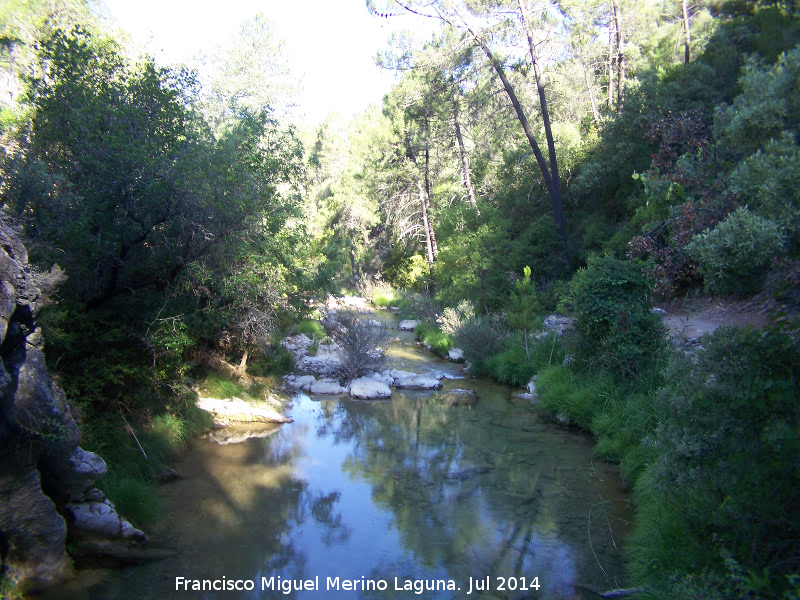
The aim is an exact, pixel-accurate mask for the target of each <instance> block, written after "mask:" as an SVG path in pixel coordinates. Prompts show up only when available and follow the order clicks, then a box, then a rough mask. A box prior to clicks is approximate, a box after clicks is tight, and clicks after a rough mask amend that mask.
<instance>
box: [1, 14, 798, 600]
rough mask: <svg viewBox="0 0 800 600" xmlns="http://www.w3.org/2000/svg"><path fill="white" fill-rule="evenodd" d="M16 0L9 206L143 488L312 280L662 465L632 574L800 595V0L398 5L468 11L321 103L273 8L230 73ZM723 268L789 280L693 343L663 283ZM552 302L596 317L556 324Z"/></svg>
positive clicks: (394, 48) (700, 592)
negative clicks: (295, 89)
mask: <svg viewBox="0 0 800 600" xmlns="http://www.w3.org/2000/svg"><path fill="white" fill-rule="evenodd" d="M11 4H12V5H13V6H11V5H10V6H9V7H7V8H6V7H4V9H3V11H4V12H3V14H2V19H0V43H2V61H3V62H2V68H3V70H4V72H5V73H7V74H11V76H13V77H12V78H11V79H13V80H14V81H17V82H20V86H21V90H22V91H21V93H20V94H19V95H17V96H16V98H15V99H14V100H13V101H12V102H8V103H5V104H3V106H2V113H0V124H1V125H2V140H3V155H2V164H0V168H2V175H3V181H2V188H0V192H2V210H3V211H4V213H3V219H8V220H9V221H10V222H12V223H13V224H14V225H15V226H16V227H18V228H20V230H21V231H22V233H23V234H24V236H25V239H26V243H27V245H28V247H29V249H30V252H31V257H32V262H34V263H35V264H36V265H37V267H38V269H39V277H40V282H41V286H42V288H43V291H44V292H45V293H46V294H47V295H48V296H49V298H50V302H51V305H50V306H49V307H48V309H47V310H46V312H45V313H44V317H43V327H44V328H45V329H46V339H47V355H48V361H49V363H50V368H51V369H52V370H53V371H54V372H55V373H57V374H58V376H59V378H60V380H61V383H62V384H63V386H64V388H65V390H66V391H67V393H68V395H69V397H70V398H71V400H72V402H73V403H74V404H75V405H76V408H77V409H78V412H79V414H80V420H81V427H82V432H83V435H84V444H85V445H88V446H89V447H91V448H93V449H99V450H100V451H101V452H102V453H103V454H104V456H106V457H107V458H109V460H110V461H111V462H112V465H114V464H116V465H119V468H118V469H117V470H116V474H115V475H113V476H112V477H111V478H109V481H110V483H108V484H107V485H108V486H109V487H112V486H116V487H117V488H118V490H125V493H119V495H118V496H115V495H114V493H113V492H111V491H109V493H110V494H111V495H112V497H114V498H116V499H118V501H124V499H125V498H128V499H129V500H130V503H131V505H135V502H136V501H137V496H136V494H138V493H141V490H142V489H144V487H143V485H142V482H145V481H147V480H148V477H149V475H150V474H151V473H152V471H153V470H155V469H157V468H158V464H159V463H160V462H161V461H163V460H165V459H166V457H167V455H168V454H169V452H170V451H171V449H174V448H175V447H176V446H177V445H179V444H180V443H181V442H182V440H184V439H185V438H186V436H187V435H190V434H191V432H192V431H195V430H197V429H199V428H202V427H203V426H204V425H205V423H204V422H203V418H202V416H200V415H199V414H198V411H197V410H196V409H194V404H193V402H192V400H193V394H194V392H193V388H194V389H196V386H197V383H198V382H199V381H202V380H204V378H206V376H207V374H208V365H209V364H219V361H223V362H230V363H233V364H234V365H236V364H238V365H239V366H238V368H237V369H236V374H238V375H243V374H244V373H245V371H247V372H249V373H250V374H251V375H255V374H257V375H268V374H271V373H279V372H281V370H282V369H286V368H290V367H291V365H290V364H289V362H288V360H287V358H286V356H285V355H284V354H281V353H280V351H279V350H278V347H277V343H276V342H277V340H278V339H279V338H280V336H281V335H282V334H283V333H285V332H286V331H288V330H289V329H290V328H291V327H294V326H297V327H300V328H301V329H302V328H309V327H310V328H314V327H316V328H317V329H319V326H318V325H317V324H315V323H314V322H309V321H305V322H302V323H300V324H297V323H298V319H299V318H301V317H305V316H308V308H309V305H308V300H309V299H310V298H312V297H313V296H317V297H319V296H321V295H323V294H325V293H326V292H330V291H342V290H351V291H352V290H356V289H358V290H359V291H362V292H365V293H369V294H370V295H371V296H372V298H373V299H374V300H375V301H376V303H380V304H383V305H389V304H392V305H402V306H403V310H408V311H410V312H414V313H415V314H416V315H417V316H419V317H421V318H423V319H425V323H424V324H423V325H421V326H420V328H419V330H418V334H419V335H420V337H422V338H424V339H426V340H427V341H428V343H429V344H430V345H431V347H432V348H433V349H434V350H435V351H436V352H439V353H440V354H445V353H446V352H447V351H448V350H449V349H450V348H451V347H453V346H454V345H455V346H459V347H460V348H462V349H463V350H464V352H465V354H466V357H467V359H468V360H469V362H470V364H471V369H472V370H473V372H474V373H475V374H476V375H482V376H491V377H494V378H496V379H498V380H499V381H501V382H504V383H508V384H511V385H515V386H525V385H526V384H528V382H529V381H530V380H531V379H532V378H535V381H536V383H535V386H536V389H537V393H538V395H539V399H540V402H541V405H542V406H543V407H544V408H545V409H546V410H548V411H549V412H551V413H553V414H554V415H558V416H561V417H563V418H566V419H569V421H571V422H572V423H575V424H577V425H578V426H580V427H582V428H584V429H586V430H588V431H591V432H592V433H593V434H594V435H595V436H596V439H597V443H598V445H597V451H598V453H599V454H600V455H601V456H602V457H604V458H606V459H608V460H612V461H617V462H619V463H620V464H621V466H622V470H623V474H624V476H625V478H626V480H627V482H628V483H629V484H630V485H631V487H632V489H633V490H634V501H635V504H636V507H637V522H636V530H635V533H634V535H633V538H632V540H631V541H630V542H629V544H628V552H629V564H630V583H631V585H632V586H645V587H646V589H647V592H645V593H650V594H651V595H652V596H653V597H658V598H734V597H735V598H756V597H758V598H781V599H784V600H787V599H791V598H797V597H798V596H799V595H800V579H798V576H797V572H798V570H799V569H800V545H799V542H798V540H800V517H798V513H797V511H796V509H795V508H794V507H796V506H797V505H800V498H799V497H798V495H799V494H800V472H798V469H797V464H796V462H797V461H796V457H797V456H798V455H800V413H798V399H797V379H798V372H797V370H798V365H799V364H800V356H798V329H797V321H796V314H797V312H796V309H797V305H798V300H800V299H799V298H798V295H797V290H798V289H800V287H799V286H798V273H797V262H796V261H797V260H798V251H800V238H799V237H798V227H799V226H800V220H799V219H800V192H798V186H797V185H796V181H797V180H798V178H799V177H800V149H799V148H798V135H800V131H798V129H799V128H800V46H798V44H799V43H800V10H799V9H798V6H797V5H796V3H795V2H783V1H777V0H776V1H770V0H729V1H725V2H723V1H718V2H713V1H711V0H709V1H706V2H693V3H689V2H685V1H684V2H669V1H666V0H664V1H661V0H648V1H636V2H634V1H632V0H610V1H609V0H584V1H577V0H576V1H573V0H559V1H552V2H544V1H543V2H540V1H532V0H528V1H522V0H519V1H514V2H512V1H510V0H509V1H502V2H485V1H474V2H468V3H463V4H462V3H459V2H445V1H438V0H437V1H433V2H430V1H426V2H413V1H412V2H409V3H402V4H401V3H397V2H393V1H387V2H383V3H378V2H369V3H368V6H369V7H370V9H371V10H372V12H373V13H374V14H375V15H376V19H384V18H391V17H392V15H395V14H398V13H400V12H405V11H411V12H413V13H415V14H418V15H421V16H427V17H430V18H431V19H433V20H435V22H437V23H439V25H440V27H439V28H438V29H437V30H436V31H435V32H434V34H433V36H432V37H431V38H430V39H427V40H418V39H415V38H414V37H413V36H412V35H411V34H408V35H403V36H397V37H395V38H393V40H392V42H391V44H390V48H389V49H388V50H386V51H385V52H383V53H382V54H381V55H380V56H379V57H378V61H379V63H381V64H382V65H383V66H384V67H386V68H391V69H396V70H398V71H399V72H400V73H401V76H400V77H399V80H398V83H397V84H396V85H395V86H394V87H393V88H392V90H390V91H389V93H388V94H387V95H386V97H385V98H384V102H383V106H382V107H372V108H371V109H369V110H368V111H366V112H365V113H364V114H362V115H360V116H357V117H356V118H354V119H353V120H352V121H351V122H350V123H346V124H343V123H340V122H337V121H335V120H331V121H329V122H327V123H325V124H324V125H322V126H320V127H319V128H318V129H317V130H316V131H315V132H308V131H302V130H299V129H298V128H296V127H294V126H292V125H291V124H290V120H289V117H288V116H286V115H282V116H281V117H280V118H278V117H277V116H276V115H278V114H281V111H274V110H272V109H271V108H270V107H271V106H278V107H280V105H281V102H283V99H284V97H285V94H288V93H290V88H291V84H290V83H287V81H288V79H287V74H286V73H285V72H284V71H283V70H282V69H281V68H279V65H280V64H281V61H280V60H279V58H278V55H277V52H278V50H276V48H277V46H276V45H275V44H274V43H272V41H271V40H273V38H272V37H271V36H274V32H273V31H272V30H271V29H270V27H269V25H268V23H266V22H265V20H264V19H263V17H259V18H256V19H255V20H254V21H253V22H251V23H250V24H248V25H246V26H245V27H243V29H242V32H241V36H243V38H245V39H248V40H252V41H253V43H252V44H243V43H236V42H234V43H232V45H231V47H230V51H229V54H226V55H221V56H217V57H215V59H214V61H213V64H211V65H208V66H209V69H210V71H209V72H210V73H211V75H210V76H208V77H207V79H202V77H199V75H201V74H198V73H194V72H190V71H187V70H185V69H182V68H181V69H179V68H165V67H163V66H159V65H157V64H156V63H154V61H153V60H152V59H150V58H147V57H143V58H136V59H133V58H131V57H130V56H129V55H128V53H127V51H126V49H125V47H124V46H122V45H121V43H120V42H118V41H115V36H114V35H112V34H109V33H108V31H107V30H106V29H104V27H103V26H102V24H100V23H98V22H97V21H96V20H95V19H94V18H93V17H92V15H91V11H90V10H89V8H88V5H85V4H83V3H81V2H77V1H75V2H71V3H58V2H56V3H55V5H58V10H57V11H55V12H52V11H51V12H48V11H50V8H51V7H50V5H49V4H47V5H45V4H44V3H43V4H41V5H39V4H38V3H35V2H33V3H17V4H15V3H11ZM420 18H422V17H420ZM248 48H249V49H251V50H248ZM249 51H253V52H259V53H260V54H259V56H258V59H259V60H261V61H262V63H263V61H264V60H265V59H266V64H270V65H272V67H273V68H272V69H267V71H269V73H270V77H265V78H257V77H255V76H254V74H253V73H250V75H247V72H248V71H247V69H244V70H243V69H241V68H240V67H241V66H242V65H243V64H244V65H248V64H254V63H255V62H256V57H255V56H253V57H249V56H248V54H247V53H248V52H249ZM262 63H259V64H262ZM226 73H227V75H230V76H226ZM234 73H238V74H240V75H241V74H242V73H244V75H241V77H239V76H237V77H233V76H232V74H234ZM242 77H243V78H244V80H243V79H242ZM11 79H10V80H11ZM301 139H305V140H307V141H308V142H309V143H307V144H306V145H305V147H304V145H303V144H302V143H301V142H300V140H301ZM781 282H783V283H781ZM389 285H391V288H390V287H388V286H389ZM765 286H766V289H767V292H763V291H762V290H764V289H765ZM699 293H711V294H719V295H722V296H726V297H730V298H747V297H751V296H753V295H754V294H759V293H761V294H762V296H761V298H762V299H763V298H764V297H765V294H767V293H769V294H771V298H770V306H771V307H773V310H772V313H771V314H770V318H769V326H768V327H767V328H765V329H763V330H758V331H756V330H744V329H727V328H725V329H720V330H718V331H717V332H716V333H714V334H713V335H712V336H709V337H708V338H705V339H704V340H702V347H694V348H681V347H676V346H674V345H671V344H669V343H668V342H667V339H666V334H665V331H664V328H663V326H662V324H661V319H660V318H659V317H658V316H657V315H655V314H653V313H652V312H651V308H652V305H653V302H654V298H659V299H670V298H676V297H683V296H685V295H694V294H699ZM401 296H402V297H401ZM553 312H560V313H562V314H568V315H569V316H571V317H572V318H573V319H574V322H575V328H576V332H577V335H574V336H571V337H570V336H567V337H563V338H561V337H558V336H556V335H554V334H541V333H539V332H540V331H542V329H543V324H544V320H545V317H547V315H549V314H551V313H553ZM215 361H216V362H215ZM228 384H229V382H228ZM205 385H206V388H207V391H208V392H209V393H214V392H213V391H211V388H213V389H217V388H224V387H225V385H227V384H223V383H221V382H220V380H219V379H215V378H214V377H212V378H211V379H205ZM216 393H220V394H224V393H225V392H224V390H218V391H217V392H216ZM236 393H237V394H240V395H241V394H243V393H245V392H244V390H241V389H238V388H237V391H236ZM251 393H252V392H251ZM138 500H139V501H140V504H141V498H139V499H138ZM144 505H145V506H147V502H144ZM131 510H135V506H132V508H131ZM145 517H146V515H142V518H145Z"/></svg>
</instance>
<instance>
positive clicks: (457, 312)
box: [436, 300, 475, 336]
mask: <svg viewBox="0 0 800 600" xmlns="http://www.w3.org/2000/svg"><path fill="white" fill-rule="evenodd" d="M474 316H475V306H474V305H473V304H472V302H470V301H469V300H462V301H461V302H459V303H458V306H456V307H455V308H451V307H447V308H445V309H444V310H443V311H442V315H441V316H440V317H439V318H438V319H436V322H437V323H438V324H439V327H440V328H441V330H442V331H443V332H444V333H449V334H450V335H453V336H454V335H456V332H457V331H458V330H459V329H461V327H463V326H464V323H466V322H467V320H468V319H471V318H473V317H474Z"/></svg>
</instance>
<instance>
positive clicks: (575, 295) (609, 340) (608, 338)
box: [562, 256, 666, 378]
mask: <svg viewBox="0 0 800 600" xmlns="http://www.w3.org/2000/svg"><path fill="white" fill-rule="evenodd" d="M650 291H651V285H650V282H649V281H648V279H647V278H646V277H645V275H644V273H643V271H642V268H641V267H640V266H639V265H637V264H635V263H632V262H628V261H622V260H618V259H616V258H611V257H597V256H595V257H593V258H590V259H589V262H588V264H587V266H586V268H585V269H581V270H579V271H578V272H577V273H576V274H575V276H574V277H573V278H572V283H571V285H570V293H569V295H568V296H567V298H566V299H565V302H564V303H563V305H562V308H569V309H571V312H572V313H573V314H574V316H575V319H576V327H577V329H578V331H579V332H580V333H581V337H582V347H581V353H582V354H583V355H584V357H586V358H587V359H589V360H591V361H592V362H596V363H597V364H599V366H601V367H602V368H603V369H606V370H608V371H610V372H612V373H614V374H615V375H617V376H619V377H621V378H631V377H633V376H635V375H637V374H640V373H642V372H643V371H644V370H645V369H647V368H648V367H650V366H651V365H652V363H653V359H654V357H656V356H657V355H658V354H659V353H660V351H661V350H662V349H663V348H664V347H665V344H666V341H665V340H666V338H665V329H664V326H663V324H662V322H661V319H660V317H658V316H657V315H654V314H652V313H651V312H650V304H649V294H650Z"/></svg>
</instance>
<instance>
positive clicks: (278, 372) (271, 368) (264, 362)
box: [247, 335, 327, 377]
mask: <svg viewBox="0 0 800 600" xmlns="http://www.w3.org/2000/svg"><path fill="white" fill-rule="evenodd" d="M323 339H327V335H325V336H323V337H322V338H320V340H323ZM293 370H294V355H293V354H292V353H291V352H289V351H288V350H287V349H286V348H278V349H277V350H274V351H271V352H268V353H266V354H263V353H260V354H258V355H256V357H255V359H254V360H252V361H250V362H248V363H247V372H248V373H250V374H251V375H255V376H256V377H270V376H273V377H281V376H282V375H288V374H289V373H291V372H292V371H293Z"/></svg>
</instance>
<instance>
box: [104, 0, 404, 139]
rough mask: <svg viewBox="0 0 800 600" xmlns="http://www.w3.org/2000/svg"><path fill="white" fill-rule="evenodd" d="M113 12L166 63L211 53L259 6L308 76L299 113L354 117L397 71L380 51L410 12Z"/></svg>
mask: <svg viewBox="0 0 800 600" xmlns="http://www.w3.org/2000/svg"><path fill="white" fill-rule="evenodd" d="M105 4H106V6H107V7H108V9H109V12H110V15H111V16H112V17H113V18H114V19H115V20H116V21H117V24H118V25H119V27H120V28H122V29H124V30H125V31H127V32H128V33H129V34H130V35H131V36H132V37H133V39H134V41H135V42H137V43H138V44H140V45H142V46H143V47H144V48H145V49H146V50H147V52H148V53H150V54H152V55H153V56H155V58H156V59H157V60H158V61H159V62H163V63H164V64H175V63H178V62H185V61H188V60H189V59H190V58H191V57H193V56H195V55H197V54H198V53H199V52H201V51H205V52H207V53H210V52H211V51H212V50H213V49H214V48H215V47H216V46H218V45H220V44H223V43H225V42H226V40H228V39H229V38H230V37H231V36H232V35H234V34H235V33H236V32H237V31H238V29H239V26H240V25H241V24H242V22H244V21H245V20H247V19H250V18H252V17H253V16H255V15H256V14H257V13H259V12H262V13H264V14H265V15H266V16H267V18H269V19H270V20H272V21H273V22H274V23H275V24H276V26H277V29H278V31H279V32H280V35H281V36H282V37H283V39H284V40H285V43H286V49H287V53H288V54H289V56H290V57H291V59H292V65H291V67H292V70H293V71H294V72H295V73H296V74H297V76H298V77H299V78H301V80H302V81H301V84H302V91H301V94H300V97H299V100H298V104H299V110H298V115H301V116H302V115H305V116H306V117H307V119H308V121H307V122H309V124H311V123H317V122H321V121H322V120H324V118H325V116H326V115H327V113H328V112H329V111H331V110H337V111H339V112H340V113H341V114H342V116H344V117H350V116H352V115H353V114H355V113H356V112H359V111H361V110H363V109H364V108H366V106H367V105H369V104H371V103H374V102H380V100H381V98H382V97H383V94H384V93H386V92H387V91H388V90H389V87H390V85H391V82H392V74H391V73H388V72H385V71H382V70H381V69H379V68H378V67H376V66H375V64H374V62H373V57H374V56H375V53H376V52H377V50H378V49H379V48H381V47H383V46H385V45H386V41H387V39H388V37H389V35H390V33H391V31H392V28H398V29H400V28H403V27H413V26H414V21H413V19H409V18H397V19H391V20H388V21H387V20H384V19H377V18H375V17H372V16H370V14H369V13H368V11H367V8H366V4H365V2H364V0H299V1H297V2H286V0H225V2H220V3H216V2H208V1H202V0H201V1H200V2H198V1H196V0H136V2H132V1H131V0H105Z"/></svg>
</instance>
